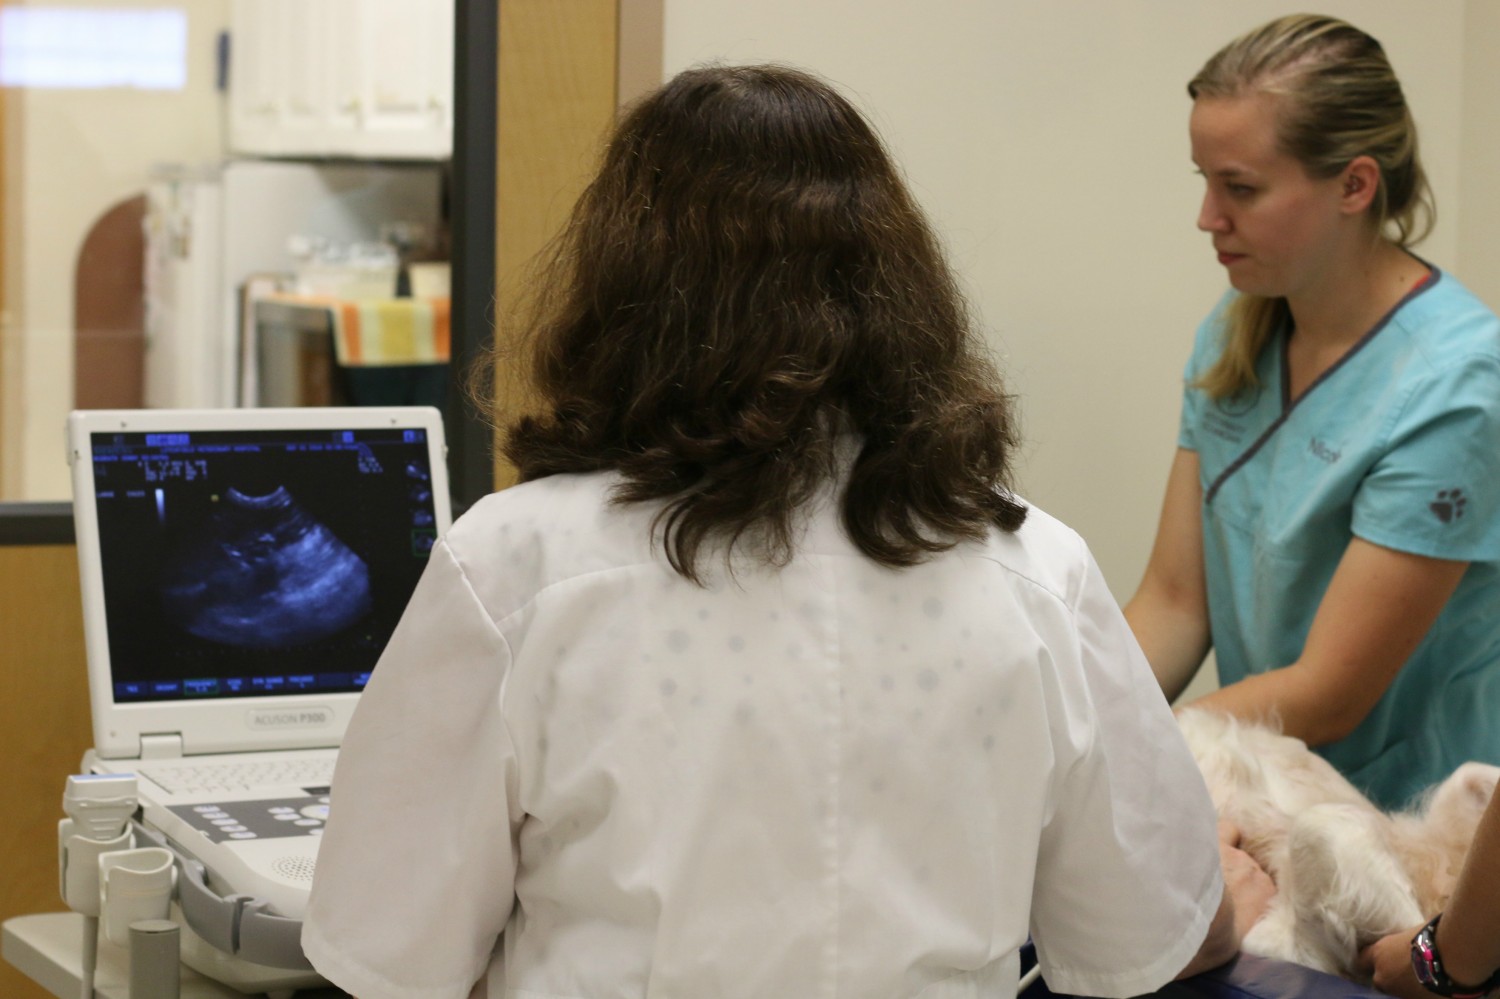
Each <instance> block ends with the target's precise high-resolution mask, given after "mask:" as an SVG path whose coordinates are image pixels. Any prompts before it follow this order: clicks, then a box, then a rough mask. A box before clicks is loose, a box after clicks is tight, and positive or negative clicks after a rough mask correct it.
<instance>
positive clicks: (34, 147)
mask: <svg viewBox="0 0 1500 999" xmlns="http://www.w3.org/2000/svg"><path fill="white" fill-rule="evenodd" d="M36 5H38V6H41V5H42V4H40V3H39V2H38V3H37V4H36ZM48 5H53V6H58V5H64V6H87V7H142V6H151V5H150V4H144V5H143V4H142V3H141V2H140V0H86V2H81V0H80V2H77V3H64V4H58V3H57V2H56V0H48ZM159 6H171V5H170V4H159ZM176 6H180V7H181V8H182V9H184V10H186V11H187V13H188V83H187V87H186V88H185V89H183V90H181V91H145V90H125V89H111V90H27V91H22V92H20V93H18V94H16V95H15V100H16V102H17V104H18V105H19V106H18V109H17V110H18V112H19V113H18V114H17V115H16V116H15V117H14V118H12V117H10V116H9V115H7V118H6V125H7V128H10V127H11V126H12V125H18V126H19V127H18V128H11V130H10V131H9V132H7V134H6V135H5V137H4V143H3V145H4V147H5V153H6V158H7V167H8V170H9V171H10V172H8V174H7V177H6V183H7V185H10V186H13V187H14V189H15V190H16V191H17V192H20V193H24V199H23V200H22V202H21V204H19V205H13V204H11V203H7V205H6V218H5V220H4V222H5V229H6V231H7V233H8V234H9V235H10V238H11V240H13V241H11V242H9V244H8V245H10V246H13V247H17V248H18V249H17V251H16V252H15V254H14V257H13V258H11V259H9V260H8V261H7V266H8V272H7V274H6V279H7V282H8V283H10V282H14V283H13V284H9V287H8V288H7V294H6V302H7V309H8V310H9V315H8V316H7V317H5V321H4V324H3V325H0V349H3V350H4V356H5V365H4V369H3V370H4V375H5V382H4V384H3V386H0V407H3V417H4V418H3V419H0V426H3V428H4V432H5V435H6V436H5V439H4V440H3V442H0V451H3V452H4V459H3V460H0V499H6V500H61V499H66V498H67V497H68V495H69V488H68V468H67V465H66V464H65V463H64V461H63V446H62V441H63V423H64V420H65V419H66V418H67V413H68V410H69V408H71V403H72V395H73V353H72V346H73V271H74V268H75V266H76V265H77V257H78V251H79V248H80V246H81V245H82V242H83V238H84V236H85V234H86V233H87V232H88V230H89V227H90V226H92V225H93V223H94V222H95V221H96V220H97V219H98V217H99V216H100V215H102V214H103V213H104V212H105V211H106V210H107V209H109V208H110V207H111V206H112V205H114V204H115V203H116V202H118V201H120V200H122V199H124V198H127V197H130V196H132V195H134V194H137V193H140V192H142V191H143V190H144V189H145V186H146V180H147V177H148V174H149V171H150V169H151V167H152V166H153V165H154V164H156V163H161V162H184V163H204V162H212V161H214V160H216V159H218V158H219V156H220V155H221V150H222V148H223V138H222V136H223V129H222V126H221V119H222V110H221V103H222V97H221V95H220V94H219V93H218V92H217V91H216V90H215V89H214V54H215V39H216V36H217V34H218V32H219V31H220V30H222V29H223V28H225V27H226V26H227V25H228V22H229V16H228V10H229V4H228V0H192V2H191V3H185V2H181V0H179V3H178V4H177V5H176ZM12 212H14V213H15V214H12ZM12 292H14V293H12Z"/></svg>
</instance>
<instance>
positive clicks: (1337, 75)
mask: <svg viewBox="0 0 1500 999" xmlns="http://www.w3.org/2000/svg"><path fill="white" fill-rule="evenodd" d="M1187 89H1188V94H1189V96H1191V97H1192V98H1193V99H1194V100H1197V99H1198V98H1200V97H1210V98H1233V97H1244V96H1247V95H1250V94H1270V95H1273V96H1275V97H1277V98H1279V100H1278V101H1277V105H1278V107H1279V109H1280V113H1279V114H1278V116H1277V143H1278V145H1279V146H1280V148H1281V150H1282V151H1283V152H1285V153H1286V154H1287V155H1289V156H1291V157H1292V158H1293V159H1295V160H1297V161H1298V162H1299V163H1301V164H1302V167H1303V169H1304V170H1306V171H1307V174H1308V176H1310V177H1314V178H1319V179H1322V178H1328V177H1334V176H1337V175H1338V173H1339V172H1340V171H1341V170H1343V169H1344V167H1346V166H1348V165H1349V163H1350V162H1351V161H1353V160H1354V159H1355V158H1356V157H1358V156H1369V157H1370V158H1371V159H1373V160H1374V161H1375V162H1376V164H1377V165H1378V166H1379V168H1380V183H1379V185H1378V186H1377V188H1376V192H1375V198H1374V200H1373V201H1372V202H1371V204H1370V208H1369V217H1370V221H1371V225H1372V230H1373V232H1374V234H1375V236H1376V237H1377V238H1384V239H1387V240H1389V241H1391V242H1392V243H1394V244H1395V245H1397V246H1400V247H1402V248H1407V247H1411V246H1414V245H1416V244H1417V243H1419V242H1421V241H1422V239H1424V238H1425V237H1426V236H1427V234H1428V233H1429V232H1431V230H1432V225H1433V222H1434V221H1435V220H1436V217H1437V214H1436V207H1435V204H1434V202H1433V198H1432V189H1431V188H1430V187H1429V186H1428V183H1427V175H1426V173H1425V172H1424V171H1423V170H1422V162H1421V158H1420V157H1419V155H1418V153H1417V126H1416V122H1415V121H1414V120H1413V119H1412V115H1411V110H1410V109H1409V108H1408V107H1407V105H1406V96H1405V94H1403V93H1402V91H1401V83H1400V81H1399V80H1397V79H1396V74H1395V71H1394V70H1392V69H1391V64H1390V62H1389V60H1387V59H1386V55H1385V50H1384V49H1383V48H1381V46H1380V43H1379V42H1378V41H1376V40H1375V39H1374V38H1371V37H1370V36H1369V35H1367V34H1365V33H1364V32H1363V31H1361V30H1359V29H1358V28H1356V27H1354V26H1353V25H1351V24H1348V23H1346V22H1344V21H1340V20H1338V19H1337V18H1332V17H1324V16H1321V15H1317V14H1292V15H1288V16H1286V17H1282V18H1278V19H1276V20H1274V21H1272V22H1270V23H1269V24H1266V25H1264V26H1262V27H1260V28H1256V29H1255V30H1254V31H1251V32H1249V33H1248V34H1245V35H1241V36H1240V37H1239V38H1236V39H1235V40H1234V41H1232V42H1230V43H1229V44H1228V45H1226V46H1224V47H1223V48H1222V49H1220V50H1219V51H1218V52H1216V53H1215V54H1214V55H1213V57H1212V58H1210V59H1209V60H1208V62H1206V63H1204V64H1203V68H1202V69H1200V70H1199V71H1198V75H1197V76H1195V77H1193V79H1192V80H1191V81H1190V82H1189V83H1188V88H1187ZM1288 316H1289V311H1288V308H1287V304H1286V300H1285V299H1281V298H1262V297H1259V296H1254V295H1240V296H1238V297H1237V298H1236V299H1235V300H1234V301H1233V302H1231V303H1230V305H1229V307H1228V309H1227V311H1226V315H1225V330H1224V351H1223V353H1222V354H1221V355H1220V357H1219V360H1218V361H1217V362H1216V363H1215V364H1214V365H1213V367H1211V368H1210V369H1209V370H1208V371H1206V372H1204V373H1203V375H1201V376H1200V377H1199V379H1198V382H1197V384H1198V387H1200V388H1202V389H1203V390H1204V391H1206V392H1208V394H1209V395H1211V396H1212V397H1214V398H1216V399H1222V398H1226V397H1230V396H1234V395H1237V394H1239V393H1240V392H1241V391H1244V390H1246V389H1250V388H1254V387H1255V386H1256V385H1258V384H1259V379H1257V377H1256V375H1255V362H1256V359H1257V358H1258V357H1259V356H1260V352H1261V350H1262V349H1263V348H1264V347H1265V345H1266V343H1267V341H1269V340H1270V338H1271V335H1272V334H1273V333H1274V332H1275V331H1276V330H1277V328H1278V327H1280V326H1281V325H1282V324H1283V323H1285V322H1286V320H1287V318H1288Z"/></svg>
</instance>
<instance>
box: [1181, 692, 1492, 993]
mask: <svg viewBox="0 0 1500 999" xmlns="http://www.w3.org/2000/svg"><path fill="white" fill-rule="evenodd" d="M1178 722H1179V724H1180V725H1181V726H1182V731H1183V734H1184V735H1185V736H1186V737H1187V742H1188V746H1189V747H1190V748H1191V749H1192V751H1193V756H1194V757H1195V758H1196V759H1197V761H1198V766H1199V768H1200V769H1201V770H1202V771H1203V776H1204V779H1205V780H1206V781H1207V782H1208V789H1209V793H1210V795H1212V797H1213V801H1214V806H1215V807H1216V808H1217V809H1218V811H1219V815H1220V817H1221V818H1224V819H1227V820H1229V821H1230V822H1232V823H1234V824H1235V825H1236V826H1238V827H1239V829H1240V833H1241V835H1242V837H1243V839H1242V842H1241V844H1240V846H1241V848H1242V849H1243V850H1244V851H1245V852H1246V853H1248V854H1250V855H1251V856H1252V857H1254V858H1255V859H1256V860H1257V861H1258V862H1259V863H1260V864H1261V866H1262V867H1264V868H1265V869H1266V872H1267V873H1268V874H1270V876H1271V879H1272V880H1273V881H1275V882H1276V889H1277V890H1276V896H1275V898H1274V900H1273V901H1272V902H1271V905H1270V908H1269V909H1268V910H1267V912H1266V914H1265V916H1263V917H1262V918H1261V920H1260V921H1259V922H1257V923H1256V924H1255V926H1254V927H1252V928H1251V930H1250V932H1249V933H1247V934H1246V936H1245V941H1244V949H1245V950H1246V951H1247V952H1249V953H1252V954H1261V955H1264V956H1267V957H1276V958H1282V959H1284V960H1288V961H1295V962H1297V963H1298V964H1305V965H1308V966H1310V967H1313V968H1317V969H1319V970H1321V971H1327V972H1330V973H1332V974H1336V975H1343V976H1344V977H1346V978H1353V979H1359V978H1360V975H1359V973H1358V972H1357V971H1356V970H1355V958H1356V956H1357V955H1358V953H1359V951H1360V948H1362V947H1364V946H1365V945H1367V944H1369V943H1371V942H1373V941H1374V940H1376V939H1378V938H1380V937H1382V936H1385V935H1386V934H1387V933H1392V932H1395V931H1396V930H1401V929H1406V928H1408V927H1411V926H1415V925H1417V924H1418V923H1421V922H1423V921H1425V920H1427V919H1430V918H1431V917H1432V916H1433V915H1434V914H1436V913H1437V912H1439V911H1441V910H1442V909H1443V907H1444V906H1445V905H1447V902H1448V898H1449V896H1450V895H1451V894H1452V893H1453V888H1454V884H1455V882H1456V881H1457V878H1458V872H1459V869H1460V868H1461V867H1462V865H1463V859H1464V854H1465V853H1466V852H1467V851H1468V848H1469V843H1470V842H1471V841H1472V840H1473V838H1474V830H1475V828H1476V826H1477V825H1478V823H1479V817H1480V815H1481V814H1483V812H1484V809H1485V805H1486V804H1487V803H1488V802H1489V799H1490V795H1491V794H1492V793H1494V790H1495V786H1496V783H1497V780H1500V767H1493V766H1488V765H1486V764H1482V763H1466V764H1464V765H1463V766H1461V767H1459V768H1458V770H1456V771H1455V772H1454V773H1453V775H1452V776H1451V777H1449V778H1448V779H1447V780H1445V781H1443V782H1442V783H1441V784H1439V785H1437V786H1436V787H1434V788H1433V789H1432V790H1430V791H1429V792H1428V793H1427V794H1426V795H1425V796H1424V797H1423V799H1422V801H1421V803H1420V805H1419V806H1418V807H1417V808H1415V809H1414V810H1412V811H1409V812H1401V813H1397V814H1391V815H1388V814H1386V813H1384V812H1382V811H1380V810H1379V809H1377V808H1376V807H1375V806H1374V805H1373V804H1371V803H1370V801H1369V800H1368V799H1366V798H1365V797H1364V795H1362V794H1360V793H1359V792H1358V791H1357V790H1355V789H1354V787H1353V785H1351V784H1350V783H1349V782H1348V781H1347V780H1345V779H1344V778H1343V776H1341V775H1340V774H1339V773H1338V771H1336V770H1335V769H1334V768H1333V767H1332V766H1331V765H1330V764H1329V763H1328V762H1327V761H1326V760H1324V759H1323V758H1322V757H1321V756H1318V755H1317V754H1316V753H1313V752H1311V751H1310V750H1309V749H1308V748H1307V746H1306V744H1304V743H1303V742H1302V741H1301V740H1300V739H1294V738H1292V737H1290V736H1287V735H1283V734H1281V733H1280V732H1278V731H1276V730H1275V729H1273V728H1270V727H1267V726H1265V725H1257V724H1250V723H1247V722H1242V721H1236V720H1235V719H1233V718H1231V717H1230V716H1228V715H1224V714H1220V713H1217V712H1211V711H1205V710H1202V709H1193V708H1188V709H1185V710H1183V711H1180V712H1179V713H1178Z"/></svg>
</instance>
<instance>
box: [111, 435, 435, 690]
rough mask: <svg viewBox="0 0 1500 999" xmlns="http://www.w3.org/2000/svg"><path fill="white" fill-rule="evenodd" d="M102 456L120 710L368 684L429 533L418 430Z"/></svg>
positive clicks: (114, 450)
mask: <svg viewBox="0 0 1500 999" xmlns="http://www.w3.org/2000/svg"><path fill="white" fill-rule="evenodd" d="M101 436H102V437H103V438H104V439H103V440H101V439H100V437H101ZM94 455H95V461H94V480H95V491H96V509H97V511H98V517H99V535H100V550H101V558H102V562H103V565H102V569H103V576H104V590H105V612H106V615H107V617H108V619H109V622H108V634H109V646H110V661H111V667H112V670H111V672H112V673H113V679H114V683H115V698H116V700H120V701H128V700H164V699H173V698H179V697H192V698H202V697H248V696H267V695H277V694H290V693H305V692H308V691H326V692H338V691H348V690H358V689H360V688H361V687H362V686H363V684H364V682H365V681H366V680H367V679H368V677H369V674H370V671H371V670H373V669H374V666H375V662H376V660H377V659H378V658H379V654H380V651H381V650H382V649H383V648H384V646H385V643H386V641H387V640H388V639H389V638H390V635H391V632H392V631H393V630H394V628H395V625H396V622H397V620H398V619H399V618H400V616H401V612H402V610H403V609H404V608H405V606H406V602H407V600H408V598H409V597H410V596H411V592H412V590H413V589H414V588H415V586H416V582H417V579H418V577H419V576H420V575H421V572H422V569H423V568H424V567H425V565H426V561H427V555H428V553H429V552H430V550H431V547H432V544H433V542H434V541H435V540H436V516H435V509H434V505H433V496H432V482H431V475H430V471H429V469H428V464H427V445H426V443H425V439H424V437H423V435H422V434H421V432H420V431H413V430H409V429H407V430H402V429H399V428H397V429H393V430H392V429H386V430H357V431H350V430H344V431H328V430H321V431H256V432H247V431H235V432H224V431H220V432H212V433H194V434H110V435H96V438H95V444H94Z"/></svg>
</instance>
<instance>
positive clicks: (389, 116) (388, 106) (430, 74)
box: [229, 0, 454, 159]
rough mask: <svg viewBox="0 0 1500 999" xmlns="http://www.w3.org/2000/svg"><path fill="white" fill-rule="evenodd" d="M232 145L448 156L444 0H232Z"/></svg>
mask: <svg viewBox="0 0 1500 999" xmlns="http://www.w3.org/2000/svg"><path fill="white" fill-rule="evenodd" d="M230 32H231V34H230V62H229V67H230V70H229V147H230V150H231V151H232V152H234V153H236V154H240V155H248V156H350V157H364V158H374V159H447V158H448V157H449V156H450V155H451V154H452V150H453V41H454V39H453V0H234V3H233V8H232V16H231V26H230Z"/></svg>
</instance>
